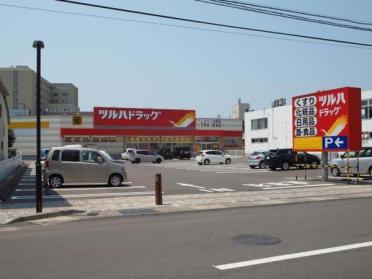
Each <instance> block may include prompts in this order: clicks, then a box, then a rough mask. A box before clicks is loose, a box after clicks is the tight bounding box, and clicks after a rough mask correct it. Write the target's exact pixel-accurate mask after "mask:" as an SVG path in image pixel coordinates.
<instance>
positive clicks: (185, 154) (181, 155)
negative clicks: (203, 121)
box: [172, 147, 191, 160]
mask: <svg viewBox="0 0 372 279" xmlns="http://www.w3.org/2000/svg"><path fill="white" fill-rule="evenodd" d="M172 157H173V158H177V159H181V160H182V159H188V160H190V158H191V152H190V148H189V147H176V148H175V149H174V150H173V152H172Z"/></svg>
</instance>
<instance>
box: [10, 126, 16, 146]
mask: <svg viewBox="0 0 372 279" xmlns="http://www.w3.org/2000/svg"><path fill="white" fill-rule="evenodd" d="M16 139H17V138H16V136H15V135H14V131H13V129H8V147H9V148H11V147H13V144H14V142H15V140H16Z"/></svg>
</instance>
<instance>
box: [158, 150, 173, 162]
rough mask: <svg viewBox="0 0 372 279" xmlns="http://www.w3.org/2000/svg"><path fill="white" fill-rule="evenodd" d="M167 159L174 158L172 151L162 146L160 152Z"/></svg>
mask: <svg viewBox="0 0 372 279" xmlns="http://www.w3.org/2000/svg"><path fill="white" fill-rule="evenodd" d="M158 153H159V154H160V155H161V156H163V157H164V159H165V160H169V159H172V151H171V150H170V149H168V148H161V149H160V150H159V152H158Z"/></svg>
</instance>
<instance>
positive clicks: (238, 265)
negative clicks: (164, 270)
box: [214, 241, 372, 270]
mask: <svg viewBox="0 0 372 279" xmlns="http://www.w3.org/2000/svg"><path fill="white" fill-rule="evenodd" d="M371 246H372V241H369V242H362V243H356V244H350V245H344V246H337V247H331V248H325V249H319V250H312V251H306V252H300V253H293V254H287V255H280V256H274V257H268V258H261V259H256V260H250V261H243V262H236V263H230V264H223V265H216V266H214V267H215V268H217V269H219V270H229V269H236V268H242V267H248V266H254V265H261V264H267V263H273V262H280V261H287V260H293V259H298V258H305V257H312V256H318V255H324V254H331V253H337V252H341V251H348V250H353V249H361V248H366V247H371Z"/></svg>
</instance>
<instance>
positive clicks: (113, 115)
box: [98, 109, 161, 121]
mask: <svg viewBox="0 0 372 279" xmlns="http://www.w3.org/2000/svg"><path fill="white" fill-rule="evenodd" d="M98 114H99V115H100V116H101V119H108V120H109V119H113V120H115V119H118V120H120V119H125V120H132V119H136V120H153V121H154V120H156V119H157V118H158V117H159V115H160V114H161V111H151V112H148V113H146V112H144V111H142V110H113V109H102V110H99V111H98Z"/></svg>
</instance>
